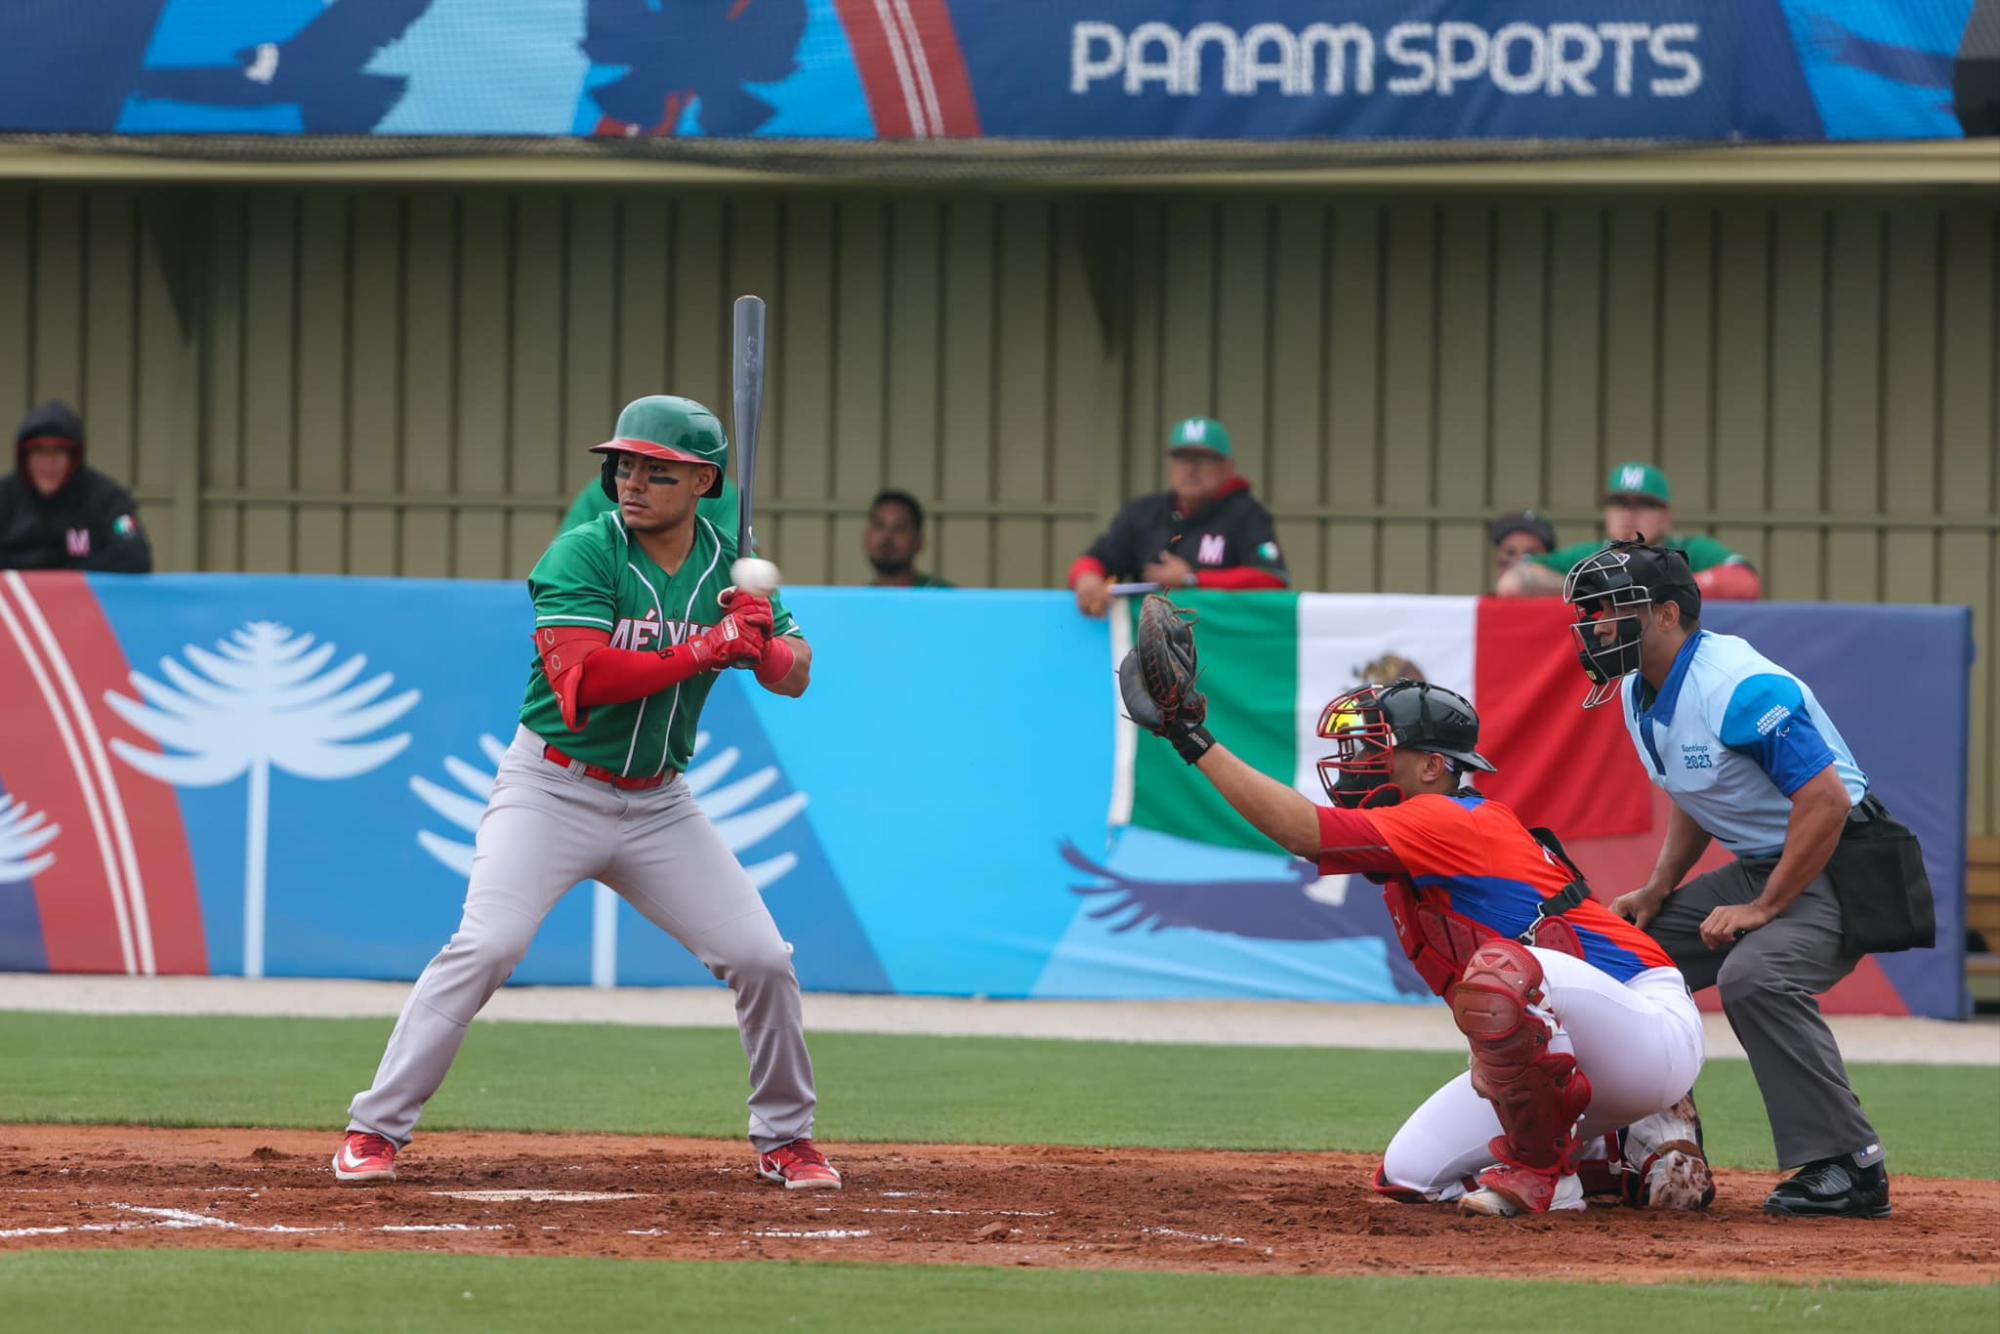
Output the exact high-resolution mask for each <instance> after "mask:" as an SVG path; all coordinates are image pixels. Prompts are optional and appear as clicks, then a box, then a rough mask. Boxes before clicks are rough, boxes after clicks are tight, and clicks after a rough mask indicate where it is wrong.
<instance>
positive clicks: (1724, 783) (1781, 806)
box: [1622, 630, 1868, 857]
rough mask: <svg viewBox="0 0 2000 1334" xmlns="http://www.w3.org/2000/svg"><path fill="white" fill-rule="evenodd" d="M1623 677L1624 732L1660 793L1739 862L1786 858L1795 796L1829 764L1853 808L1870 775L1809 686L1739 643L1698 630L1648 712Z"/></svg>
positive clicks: (1636, 684) (1641, 689) (1636, 681)
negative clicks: (1785, 852)
mask: <svg viewBox="0 0 2000 1334" xmlns="http://www.w3.org/2000/svg"><path fill="white" fill-rule="evenodd" d="M1645 694H1646V683H1645V680H1644V679H1643V678H1642V677H1641V676H1640V675H1639V673H1637V672H1633V673H1632V674H1631V675H1630V676H1628V677H1626V678H1625V690H1624V701H1623V702H1624V708H1623V710H1622V712H1623V713H1624V715H1625V726H1626V729H1627V730H1628V731H1630V732H1631V734H1632V744H1633V745H1634V746H1636V747H1637V748H1638V750H1639V758H1640V760H1641V761H1643V762H1644V763H1645V766H1646V772H1647V773H1648V774H1650V775H1651V776H1652V779H1653V783H1654V786H1656V787H1661V788H1664V789H1666V793H1667V795H1668V796H1669V797H1671V798H1673V802H1674V804H1675V805H1676V806H1678V807H1680V808H1681V809H1682V810H1683V811H1685V812H1687V814H1688V815H1689V816H1690V817H1691V818H1692V819H1693V820H1694V822H1695V823H1696V824H1698V825H1700V826H1701V827H1702V828H1703V829H1705V830H1707V831H1708V832H1709V833H1711V834H1713V835H1714V836H1715V838H1716V840H1717V841H1718V842H1720V843H1721V844H1722V846H1723V847H1725V848H1727V849H1729V850H1730V851H1731V852H1733V853H1735V854H1736V855H1737V856H1738V857H1776V856H1778V855H1779V854H1780V853H1782V852H1783V851H1784V850H1785V829H1786V826H1787V825H1789V824H1790V822H1791V818H1792V795H1793V794H1794V793H1796V792H1797V791H1798V790H1799V789H1800V788H1802V787H1804V786H1805V785H1806V784H1807V783H1809V782H1811V781H1812V780H1813V778H1815V777H1816V776H1817V775H1818V774H1819V773H1820V771H1821V770H1823V769H1825V768H1826V767H1827V766H1828V765H1829V764H1830V765H1832V766H1834V769H1835V771H1836V772H1837V773H1838V774H1839V775H1840V781H1841V782H1842V783H1843V784H1844V785H1845V786H1846V788H1847V799H1848V802H1849V804H1850V805H1854V804H1859V803H1860V801H1861V799H1862V798H1863V797H1865V796H1867V795H1868V775H1866V774H1864V773H1862V772H1861V768H1860V766H1859V765H1857V764H1855V762H1854V753H1853V752H1852V751H1850V750H1849V749H1848V748H1847V742H1845V741H1844V740H1842V739H1841V736H1840V729H1839V728H1837V727H1835V726H1834V725H1833V719H1831V718H1829V717H1827V716H1826V710H1824V709H1822V708H1821V707H1820V704H1819V700H1818V699H1816V698H1815V697H1814V696H1813V692H1812V687H1811V686H1809V685H1807V684H1806V683H1805V682H1804V681H1801V680H1800V679H1799V678H1798V677H1796V676H1794V675H1792V674H1791V673H1790V672H1788V671H1786V670H1785V669H1784V668H1782V667H1780V666H1778V664H1776V663H1775V662H1772V661H1771V660H1770V659H1769V658H1767V657H1765V656H1764V655H1763V654H1761V653H1759V652H1758V651H1757V650H1756V649H1754V648H1752V647H1750V642H1749V641H1748V640H1746V639H1740V638H1738V637H1737V636H1735V635H1718V634H1715V633H1714V632H1712V631H1708V630H1698V631H1696V632H1695V633H1694V634H1692V635H1690V636H1688V641H1687V643H1685V644H1683V645H1682V646H1681V651H1680V654H1679V656H1678V657H1676V658H1675V659H1674V666H1673V670H1672V671H1670V672H1668V673H1667V679H1666V680H1665V682H1663V683H1662V684H1661V686H1660V689H1659V693H1658V694H1657V695H1655V696H1654V697H1653V700H1652V702H1651V703H1650V704H1647V703H1644V702H1643V697H1644V695H1645Z"/></svg>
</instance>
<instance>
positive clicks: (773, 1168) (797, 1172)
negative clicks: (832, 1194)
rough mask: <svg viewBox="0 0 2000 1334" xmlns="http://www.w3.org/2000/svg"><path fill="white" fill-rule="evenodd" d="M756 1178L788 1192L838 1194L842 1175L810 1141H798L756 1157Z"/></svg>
mask: <svg viewBox="0 0 2000 1334" xmlns="http://www.w3.org/2000/svg"><path fill="white" fill-rule="evenodd" d="M757 1175H758V1176H760V1177H762V1178H764V1180H766V1181H775V1182H777V1183H778V1184H779V1185H781V1186H783V1187H784V1188H785V1189H786V1190H839V1189H840V1173H838V1172H836V1171H834V1169H833V1164H832V1163H830V1162H828V1161H827V1160H826V1155H825V1154H823V1153H821V1152H820V1151H819V1150H818V1149H817V1148H816V1147H814V1145H813V1142H812V1141H811V1140H809V1139H795V1140H793V1141H792V1142H791V1143H790V1144H782V1145H779V1146H778V1147H777V1148H775V1149H773V1150H771V1151H770V1152H769V1153H760V1154H758V1155H757Z"/></svg>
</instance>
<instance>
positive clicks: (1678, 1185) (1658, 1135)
mask: <svg viewBox="0 0 2000 1334" xmlns="http://www.w3.org/2000/svg"><path fill="white" fill-rule="evenodd" d="M1618 1144H1619V1156H1620V1166H1621V1171H1620V1185H1621V1186H1622V1188H1623V1190H1622V1193H1623V1194H1624V1197H1625V1202H1626V1203H1627V1204H1632V1205H1637V1206H1639V1207H1640V1208H1650V1209H1680V1210H1691V1209H1706V1208H1708V1206H1709V1205H1711V1204H1713V1203H1715V1173H1714V1172H1712V1171H1711V1170H1709V1166H1708V1155H1707V1153H1706V1152H1705V1151H1704V1150H1703V1148H1702V1133H1701V1113H1700V1112H1698V1111H1696V1110H1695V1105H1694V1095H1693V1094H1692V1093H1690V1094H1689V1095H1688V1096H1687V1097H1685V1098H1682V1099H1681V1100H1680V1101H1679V1102H1677V1103H1675V1104H1674V1105H1673V1106H1672V1107H1669V1108H1668V1109H1667V1110H1666V1111H1664V1112H1656V1113H1655V1114H1653V1115H1652V1116H1648V1117H1644V1118H1642V1119H1640V1120H1638V1121H1634V1122H1633V1123H1632V1124H1631V1125H1629V1126H1627V1127H1625V1128H1624V1129H1623V1130H1621V1131H1619V1132H1618Z"/></svg>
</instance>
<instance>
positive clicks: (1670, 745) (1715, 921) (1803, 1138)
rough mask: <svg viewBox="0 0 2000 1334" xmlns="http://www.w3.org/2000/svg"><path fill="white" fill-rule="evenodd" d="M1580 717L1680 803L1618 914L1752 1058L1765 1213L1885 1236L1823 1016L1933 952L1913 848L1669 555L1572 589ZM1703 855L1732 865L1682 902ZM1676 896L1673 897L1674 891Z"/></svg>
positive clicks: (1633, 551) (1697, 882) (1794, 696)
mask: <svg viewBox="0 0 2000 1334" xmlns="http://www.w3.org/2000/svg"><path fill="white" fill-rule="evenodd" d="M1563 597H1564V599H1565V600H1566V601H1568V602H1569V603H1571V604H1572V605H1573V606H1575V608H1576V616H1577V619H1576V624H1575V625H1574V626H1572V627H1571V628H1572V632H1573V633H1574V634H1575V636H1576V646H1577V653H1578V658H1579V660H1580V661H1581V662H1582V664H1583V670H1584V674H1585V675H1586V676H1588V677H1589V678H1590V681H1591V691H1590V694H1589V695H1588V696H1587V697H1586V698H1585V700H1584V707H1585V708H1591V707H1594V706H1596V705H1598V704H1602V703H1605V702H1606V701H1608V700H1611V699H1613V698H1618V699H1619V700H1620V704H1621V707H1620V709H1619V712H1620V713H1621V714H1623V715H1624V718H1625V724H1626V727H1627V729H1628V730H1629V731H1630V733H1631V736H1632V744H1633V746H1634V747H1635V748H1637V750H1638V752H1639V759H1640V762H1641V763H1643V764H1644V765H1645V766H1646V771H1647V773H1648V774H1649V775H1650V776H1651V777H1652V780H1653V782H1654V784H1655V785H1657V786H1659V787H1661V788H1664V789H1665V790H1666V793H1667V795H1668V796H1669V797H1670V798H1672V800H1673V814H1672V816H1671V817H1670V819H1669V821H1668V825H1667V838H1666V843H1665V845H1664V846H1663V847H1662V848H1661V849H1660V857H1659V862H1658V864H1657V865H1656V866H1655V867H1654V868H1653V874H1652V877H1651V878H1650V879H1649V880H1648V881H1647V882H1646V883H1645V885H1644V886H1642V887H1641V888H1639V889H1636V890H1634V891H1633V892H1631V893H1630V894H1627V895H1625V896H1624V897H1622V898H1620V899H1618V900H1617V901H1616V902H1614V903H1613V904H1612V908H1613V909H1614V910H1615V911H1617V912H1619V913H1621V914H1623V915H1624V916H1626V917H1629V918H1630V919H1631V920H1632V921H1634V922H1636V923H1637V924H1639V925H1640V926H1648V925H1649V924H1650V930H1651V932H1652V934H1653V936H1654V938H1655V939H1657V940H1658V941H1659V942H1660V943H1661V944H1662V945H1663V946H1665V947H1666V950H1667V953H1668V954H1669V955H1671V956H1672V957H1673V960H1674V963H1675V964H1676V965H1678V966H1679V968H1680V970H1681V972H1682V973H1683V974H1684V975H1685V976H1686V978H1687V982H1688V986H1689V987H1691V988H1693V989H1694V990H1697V991H1699V990H1700V989H1701V988H1703V987H1707V986H1715V987H1717V988H1719V989H1720V991H1721V993H1722V1008H1723V1012H1724V1013H1725V1014H1727V1015H1728V1016H1729V1024H1730V1027H1731V1028H1732V1029H1734V1030H1735V1032H1736V1036H1737V1039H1738V1040H1739V1041H1741V1042H1742V1044H1743V1049H1744V1051H1745V1052H1746V1053H1747V1054H1748V1056H1749V1058H1750V1069H1751V1071H1752V1072H1753V1073H1754V1074H1755V1075H1756V1078H1757V1087H1758V1089H1759V1091H1761V1092H1762V1093H1763V1095H1764V1109H1765V1111H1766V1113H1767V1114H1768V1115H1769V1117H1770V1120H1771V1134H1772V1138H1773V1139H1774V1140H1775V1142H1776V1145H1777V1150H1778V1163H1779V1166H1781V1167H1784V1168H1786V1169H1788V1170H1789V1169H1793V1168H1796V1169H1797V1171H1796V1172H1795V1173H1794V1175H1793V1176H1792V1177H1791V1178H1790V1179H1789V1180H1786V1181H1784V1182H1782V1183H1781V1184H1780V1185H1779V1186H1778V1188H1777V1189H1776V1190H1774V1191H1773V1192H1771V1195H1770V1196H1769V1198H1767V1199H1766V1200H1765V1201H1764V1208H1765V1209H1767V1210H1769V1211H1770V1212H1772V1213H1780V1214H1796V1215H1805V1216H1812V1217H1832V1216H1844V1217H1851V1218H1887V1217H1888V1216H1889V1172H1888V1168H1887V1166H1886V1165H1885V1163H1884V1161H1883V1153H1882V1142H1881V1139H1880V1137H1878V1136H1877V1135H1876V1133H1875V1128H1874V1127H1873V1126H1872V1125H1870V1124H1869V1122H1868V1117H1867V1115H1866V1114H1865V1113H1863V1111H1862V1110H1861V1100H1860V1099H1859V1098H1857V1097H1855V1095H1854V1089H1853V1087H1852V1085H1850V1084H1849V1083H1848V1079H1847V1068H1846V1066H1845V1065H1844V1064H1843V1063H1842V1061H1841V1058H1840V1049H1839V1047H1838V1046H1837V1045H1836V1044H1835V1043H1834V1040H1833V1034H1832V1032H1831V1031H1830V1030H1829V1029H1828V1028H1827V1026H1826V1021H1825V1019H1823V1018H1822V1017H1821V1016H1820V1012H1819V1003H1818V1001H1816V1000H1815V999H1814V997H1815V996H1816V995H1818V994H1819V993H1820V992H1823V991H1825V990H1827V989H1828V988H1829V987H1831V986H1833V985H1834V983H1836V982H1838V981H1840V979H1841V978H1843V977H1845V976H1847V974H1848V973H1850V972H1852V971H1853V970H1854V965H1855V964H1856V963H1858V962H1860V959H1861V956H1862V955H1863V954H1867V953H1872V952H1878V951H1885V950H1897V949H1909V948H1912V947H1913V946H1928V945H1930V944H1932V943H1934V942H1933V936H1934V925H1933V921H1932V905H1931V892H1930V882H1929V880H1928V879H1927V878H1926V876H1925V874H1924V870H1923V858H1922V850H1921V849H1920V848H1919V847H1918V846H1917V841H1916V839H1915V837H1914V836H1912V835H1911V833H1910V831H1909V830H1908V829H1906V828H1905V827H1904V826H1902V825H1901V824H1899V823H1897V822H1896V821H1895V820H1893V819H1891V818H1890V816H1889V814H1888V812H1887V811H1886V810H1884V809H1883V807H1882V803H1881V802H1880V801H1878V800H1876V799H1875V798H1874V797H1871V796H1869V795H1868V776H1867V775H1866V774H1864V773H1862V772H1861V769H1860V767H1859V766H1858V765H1856V764H1855V762H1854V756H1853V753H1852V752H1851V751H1850V750H1849V749H1848V747H1847V743H1846V742H1845V741H1843V740H1842V739H1841V736H1840V731H1839V729H1838V728H1836V727H1835V726H1834V724H1833V719H1831V718H1829V717H1828V716H1827V715H1826V711H1825V710H1824V709H1822V708H1821V707H1820V704H1819V701H1818V700H1817V699H1816V698H1815V697H1814V695H1813V691H1812V687H1811V686H1809V685H1807V684H1806V683H1805V682H1803V681H1801V680H1799V678H1798V677H1796V676H1794V675H1792V674H1791V673H1790V672H1788V671H1786V670H1785V669H1784V668H1782V667H1780V666H1778V665H1777V664H1776V663H1774V662H1772V661H1771V660H1770V659H1768V658H1766V657H1764V656H1763V655H1762V654H1760V653H1758V652H1757V650H1756V649H1754V648H1752V647H1751V646H1750V644H1749V642H1748V641H1746V640H1743V639H1740V638H1737V637H1736V636H1734V635H1719V634H1716V633H1715V632H1713V631H1711V630H1704V629H1702V628H1701V590H1700V589H1699V588H1698V587H1697V586H1696V584H1695V581H1694V574H1693V572H1692V571H1691V570H1690V569H1689V568H1688V562H1687V558H1686V556H1685V555H1684V554H1683V553H1682V552H1680V551H1679V550H1677V549H1673V548H1662V547H1659V546H1652V545H1647V544H1645V543H1644V542H1643V541H1637V542H1611V543H1607V544H1606V546H1605V548H1604V550H1602V551H1600V552H1598V553H1597V554H1596V555H1595V556H1591V557H1589V558H1588V559H1586V560H1584V561H1583V562H1581V563H1580V564H1578V565H1577V566H1576V568H1575V569H1573V570H1572V571H1570V574H1569V576H1568V579H1567V581H1566V582H1565V584H1564V588H1563ZM1711 839H1718V840H1720V841H1721V843H1722V845H1723V846H1724V847H1725V848H1727V849H1728V850H1729V851H1731V852H1733V853H1735V854H1736V860H1735V861H1734V862H1732V863H1731V864H1730V865H1728V866H1725V867H1722V868H1721V869H1719V870H1715V871H1711V872H1709V873H1708V874H1706V875H1701V876H1697V877H1696V878H1695V879H1693V880H1690V881H1688V883H1686V884H1684V885H1683V884H1681V878H1682V877H1683V876H1685V875H1686V874H1687V873H1688V871H1689V870H1690V869H1691V868H1692V867H1693V866H1694V864H1695V862H1696V860H1697V859H1699V858H1700V856H1701V854H1702V853H1703V852H1704V851H1705V850H1706V849H1707V847H1708V845H1709V841H1710V840H1711ZM1676 886H1678V888H1676Z"/></svg>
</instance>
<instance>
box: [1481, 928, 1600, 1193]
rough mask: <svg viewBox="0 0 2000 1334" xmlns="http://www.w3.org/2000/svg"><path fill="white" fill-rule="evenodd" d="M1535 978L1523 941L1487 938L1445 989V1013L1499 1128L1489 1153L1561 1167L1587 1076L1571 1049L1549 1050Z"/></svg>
mask: <svg viewBox="0 0 2000 1334" xmlns="http://www.w3.org/2000/svg"><path fill="white" fill-rule="evenodd" d="M1542 981H1543V977H1542V965H1541V964H1540V962H1538V961H1537V960H1536V958H1535V956H1534V955H1533V954H1531V953H1529V952H1528V949H1527V947H1526V946H1524V945H1521V944H1519V943H1517V942H1515V941H1512V940H1503V939H1495V940H1489V941H1486V942H1485V943H1484V944H1482V945H1481V946H1480V947H1479V948H1478V949H1477V950H1476V951H1474V952H1473V955H1472V957H1471V958H1470V959H1468V960H1467V961H1466V965H1465V973H1464V975H1463V976H1462V977H1460V979H1459V982H1458V985H1457V986H1456V987H1454V988H1453V989H1452V996H1451V1013H1452V1018H1453V1019H1455V1020H1456V1021H1457V1022H1458V1031H1459V1032H1461V1033H1463V1034H1465V1036H1466V1039H1467V1041H1468V1042H1470V1043H1471V1045H1472V1087H1473V1088H1474V1089H1475V1090H1476V1091H1477V1092H1478V1094H1479V1096H1480V1097H1482V1098H1484V1099H1486V1100H1487V1101H1488V1102H1490V1103H1492V1104H1493V1110H1494V1112H1495V1113H1496V1114H1497V1115H1498V1116H1499V1118H1500V1125H1501V1128H1502V1130H1503V1132H1504V1133H1502V1134H1501V1135H1499V1136H1498V1137H1496V1138H1495V1139H1494V1140H1493V1142H1492V1145H1491V1148H1492V1150H1493V1156H1494V1157H1495V1158H1497V1159H1499V1160H1500V1161H1501V1162H1502V1163H1506V1164H1508V1165H1510V1166H1514V1167H1524V1168H1528V1169H1530V1170H1531V1171H1535V1172H1540V1173H1550V1174H1553V1175H1561V1174H1564V1173H1567V1172H1570V1171H1573V1170H1574V1168H1575V1164H1574V1157H1575V1152H1576V1125H1577V1121H1578V1119H1579V1118H1580V1117H1582V1115H1583V1109H1584V1108H1586V1107H1588V1106H1589V1105H1590V1081H1589V1080H1588V1079H1586V1078H1585V1077H1584V1074H1583V1072H1582V1071H1581V1070H1579V1069H1577V1068H1576V1058H1575V1057H1573V1056H1570V1055H1568V1054H1567V1053H1562V1052H1552V1051H1550V1050H1549V1039H1550V1038H1551V1037H1553V1036H1554V1031H1555V1030H1554V1025H1553V1024H1552V1023H1550V1021H1549V1020H1548V1019H1547V1018H1545V1017H1544V1016H1543V1015H1541V1014H1538V1013H1536V1007H1539V1006H1540V1005H1541V1004H1542V1002H1543V999H1544V997H1543V994H1542Z"/></svg>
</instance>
